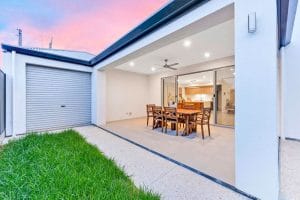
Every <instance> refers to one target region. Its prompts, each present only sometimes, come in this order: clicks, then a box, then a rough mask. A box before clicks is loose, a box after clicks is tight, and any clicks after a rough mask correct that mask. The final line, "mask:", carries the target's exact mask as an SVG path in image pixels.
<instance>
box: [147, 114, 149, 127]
mask: <svg viewBox="0 0 300 200" xmlns="http://www.w3.org/2000/svg"><path fill="white" fill-rule="evenodd" d="M148 124H149V117H148V116H147V126H148Z"/></svg>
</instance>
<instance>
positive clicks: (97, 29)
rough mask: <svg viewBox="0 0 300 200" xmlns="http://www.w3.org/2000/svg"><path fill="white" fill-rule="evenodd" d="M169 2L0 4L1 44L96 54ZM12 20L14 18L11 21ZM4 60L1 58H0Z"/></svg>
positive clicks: (47, 0)
mask: <svg viewBox="0 0 300 200" xmlns="http://www.w3.org/2000/svg"><path fill="white" fill-rule="evenodd" d="M167 2H168V0H148V1H141V0H111V1H106V0H97V1H96V0H73V1H70V0H45V1H39V0H35V1H34V0H24V1H22V3H20V2H19V1H17V0H1V2H0V7H2V8H4V12H2V14H0V17H1V18H2V21H1V20H0V42H1V43H6V44H12V45H16V44H17V37H16V28H21V29H22V30H23V45H24V46H30V47H42V48H47V47H48V43H49V41H50V38H51V37H53V48H58V49H72V50H81V51H88V52H91V53H94V54H97V53H99V52H101V51H102V50H104V49H105V48H106V47H108V46H109V45H110V44H112V43H113V42H114V41H116V40H117V39H118V38H120V37H121V36H123V35H124V34H126V33H127V32H128V31H130V30H131V29H132V28H134V27H135V26H137V25H138V24H140V23H141V22H142V21H143V20H145V19H146V18H147V17H149V16H150V15H151V14H153V13H154V12H155V11H157V10H158V9H160V8H161V7H162V6H163V5H165V4H166V3H167ZM12 16H13V17H12ZM0 60H1V57H0Z"/></svg>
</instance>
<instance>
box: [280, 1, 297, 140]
mask: <svg viewBox="0 0 300 200" xmlns="http://www.w3.org/2000/svg"><path fill="white" fill-rule="evenodd" d="M281 51H283V52H282V53H283V54H282V56H283V57H282V61H283V63H282V101H283V105H282V109H283V110H282V111H283V116H282V120H283V129H282V130H283V136H285V137H289V138H295V139H300V128H299V122H300V120H299V119H300V118H299V113H300V77H299V76H300V6H299V5H298V8H297V13H296V18H295V23H294V31H293V35H292V40H291V43H290V44H289V45H288V46H286V47H284V48H282V49H281Z"/></svg>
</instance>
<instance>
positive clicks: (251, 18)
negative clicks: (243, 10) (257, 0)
mask: <svg viewBox="0 0 300 200" xmlns="http://www.w3.org/2000/svg"><path fill="white" fill-rule="evenodd" d="M255 32H256V12H252V13H249V14H248V33H255Z"/></svg>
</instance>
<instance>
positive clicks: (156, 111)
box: [152, 106, 164, 132]
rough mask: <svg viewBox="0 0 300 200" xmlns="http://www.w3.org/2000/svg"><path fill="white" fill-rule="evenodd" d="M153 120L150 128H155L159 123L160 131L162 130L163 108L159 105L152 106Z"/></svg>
mask: <svg viewBox="0 0 300 200" xmlns="http://www.w3.org/2000/svg"><path fill="white" fill-rule="evenodd" d="M152 112H153V122H152V129H155V128H157V127H159V125H161V132H164V115H163V109H162V107H161V106H153V107H152Z"/></svg>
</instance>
